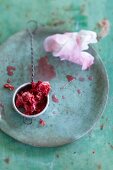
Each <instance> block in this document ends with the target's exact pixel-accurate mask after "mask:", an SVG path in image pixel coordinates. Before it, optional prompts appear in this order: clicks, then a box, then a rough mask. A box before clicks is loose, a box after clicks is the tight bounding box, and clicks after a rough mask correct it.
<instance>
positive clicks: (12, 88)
mask: <svg viewBox="0 0 113 170" xmlns="http://www.w3.org/2000/svg"><path fill="white" fill-rule="evenodd" d="M4 88H7V89H9V90H14V89H15V88H14V86H13V85H11V84H9V83H6V84H4Z"/></svg>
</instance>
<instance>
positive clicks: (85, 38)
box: [78, 30, 97, 50]
mask: <svg viewBox="0 0 113 170" xmlns="http://www.w3.org/2000/svg"><path fill="white" fill-rule="evenodd" d="M78 39H80V45H81V50H87V49H88V48H89V47H88V45H89V44H91V43H97V34H96V33H95V32H93V31H87V30H81V31H80V32H79V33H78Z"/></svg>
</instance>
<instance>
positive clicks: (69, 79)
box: [66, 75, 75, 82]
mask: <svg viewBox="0 0 113 170" xmlns="http://www.w3.org/2000/svg"><path fill="white" fill-rule="evenodd" d="M66 78H67V80H68V82H71V81H73V80H75V77H73V76H72V75H66Z"/></svg>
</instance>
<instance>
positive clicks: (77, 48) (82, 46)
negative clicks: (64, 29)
mask: <svg viewBox="0 0 113 170" xmlns="http://www.w3.org/2000/svg"><path fill="white" fill-rule="evenodd" d="M96 38H97V34H96V33H95V32H93V31H87V30H81V31H80V32H73V33H71V32H68V33H64V34H54V35H51V36H49V37H47V38H46V39H45V41H44V48H45V50H46V51H47V52H52V54H53V56H55V57H60V59H61V60H68V61H70V62H73V63H76V64H79V65H82V70H85V69H87V68H89V67H90V66H91V65H92V64H93V63H94V57H93V56H92V55H91V54H89V53H88V52H86V51H84V50H87V49H88V48H89V47H88V45H89V44H90V43H96V42H97V39H96Z"/></svg>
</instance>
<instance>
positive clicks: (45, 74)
mask: <svg viewBox="0 0 113 170" xmlns="http://www.w3.org/2000/svg"><path fill="white" fill-rule="evenodd" d="M35 70H36V74H37V75H36V77H37V78H38V79H39V80H42V81H45V80H46V81H50V80H51V79H53V78H54V77H55V76H56V72H55V69H54V66H53V65H51V64H49V61H48V57H47V56H45V57H41V58H40V59H39V60H38V66H36V67H35Z"/></svg>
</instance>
